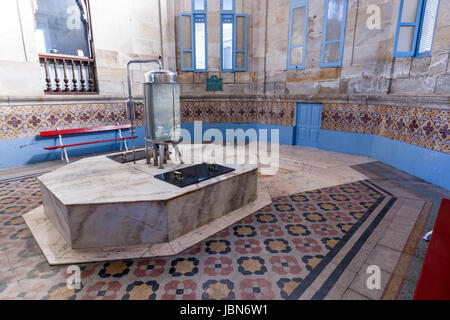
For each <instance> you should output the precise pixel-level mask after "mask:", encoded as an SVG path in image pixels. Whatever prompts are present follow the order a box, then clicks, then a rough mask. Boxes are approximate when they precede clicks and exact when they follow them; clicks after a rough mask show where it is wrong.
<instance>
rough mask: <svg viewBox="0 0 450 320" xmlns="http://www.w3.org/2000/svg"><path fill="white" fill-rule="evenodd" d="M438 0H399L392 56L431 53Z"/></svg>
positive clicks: (426, 54)
mask: <svg viewBox="0 0 450 320" xmlns="http://www.w3.org/2000/svg"><path fill="white" fill-rule="evenodd" d="M438 10H439V0H406V1H405V0H400V9H399V15H398V23H397V33H396V37H395V46H394V57H396V58H401V57H424V56H429V55H431V49H432V47H433V40H434V33H435V29H436V21H437V15H438Z"/></svg>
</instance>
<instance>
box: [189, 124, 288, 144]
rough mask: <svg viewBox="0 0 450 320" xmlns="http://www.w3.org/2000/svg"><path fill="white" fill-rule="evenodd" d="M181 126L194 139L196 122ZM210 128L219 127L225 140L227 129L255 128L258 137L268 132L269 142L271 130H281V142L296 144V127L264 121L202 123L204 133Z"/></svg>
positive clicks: (269, 140)
mask: <svg viewBox="0 0 450 320" xmlns="http://www.w3.org/2000/svg"><path fill="white" fill-rule="evenodd" d="M181 127H182V128H183V129H185V130H187V131H189V133H190V134H191V138H192V140H193V141H194V124H193V123H183V124H182V126H181ZM209 129H218V130H219V131H220V132H221V133H222V135H223V137H224V139H225V140H226V139H227V135H226V130H227V129H233V130H236V129H242V130H244V131H246V130H248V129H254V130H256V131H257V132H258V138H260V137H259V134H262V135H265V134H267V142H271V141H272V139H271V137H272V135H271V130H279V139H280V143H281V144H287V145H292V144H294V127H288V126H277V125H271V124H263V123H202V135H203V134H204V133H205V131H207V130H209ZM260 130H267V132H261V131H260ZM249 140H252V139H249Z"/></svg>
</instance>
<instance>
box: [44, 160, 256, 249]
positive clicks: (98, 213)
mask: <svg viewBox="0 0 450 320" xmlns="http://www.w3.org/2000/svg"><path fill="white" fill-rule="evenodd" d="M186 166H189V165H179V164H175V163H169V164H167V165H165V168H164V169H162V170H161V169H158V168H157V167H153V166H149V165H147V164H146V163H145V160H142V161H138V162H137V163H136V164H132V163H131V164H120V163H117V162H115V161H113V160H111V159H109V158H107V157H106V156H99V157H93V158H87V159H83V160H80V161H77V162H74V163H71V164H69V165H67V166H65V167H63V168H60V169H58V170H56V171H53V172H51V173H48V174H45V175H43V176H41V177H40V178H39V180H40V183H41V191H42V199H43V208H44V213H45V215H46V217H47V218H48V219H49V220H50V221H51V222H52V224H53V225H54V227H55V228H56V229H57V230H58V232H59V233H60V234H61V236H62V238H63V239H64V240H65V242H67V245H68V246H70V248H71V249H91V248H111V247H125V246H136V245H153V244H161V243H170V242H173V241H175V240H176V239H179V238H180V237H182V236H184V235H186V234H188V233H191V232H193V231H195V230H196V229H198V228H201V227H203V226H205V225H207V224H210V223H211V222H213V221H215V220H217V219H219V218H222V217H224V216H226V215H227V214H229V213H230V212H234V211H236V210H237V209H239V208H241V207H244V206H246V205H248V204H249V203H252V202H254V201H255V200H256V199H257V166H256V165H254V166H253V165H227V166H228V167H231V168H233V169H235V171H233V172H229V173H227V174H224V175H221V176H218V177H216V178H213V179H210V180H207V181H203V182H201V183H197V184H194V185H191V186H188V187H185V188H179V187H177V186H174V185H171V184H169V183H167V182H164V181H161V180H158V179H156V178H154V176H155V175H157V174H161V173H164V172H168V171H172V170H178V169H181V168H183V167H186ZM224 227H226V226H224ZM217 231H220V230H217Z"/></svg>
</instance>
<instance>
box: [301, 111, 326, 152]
mask: <svg viewBox="0 0 450 320" xmlns="http://www.w3.org/2000/svg"><path fill="white" fill-rule="evenodd" d="M321 123H322V105H321V104H305V103H298V104H297V123H296V128H295V129H296V130H295V144H296V145H297V146H306V147H317V146H318V144H319V132H320V126H321Z"/></svg>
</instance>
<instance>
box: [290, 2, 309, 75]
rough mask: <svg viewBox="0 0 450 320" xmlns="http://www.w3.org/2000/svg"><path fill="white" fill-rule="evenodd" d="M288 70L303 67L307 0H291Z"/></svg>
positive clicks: (301, 68) (306, 28)
mask: <svg viewBox="0 0 450 320" xmlns="http://www.w3.org/2000/svg"><path fill="white" fill-rule="evenodd" d="M289 11H290V12H289V40H288V57H287V69H288V70H303V69H305V58H306V37H307V34H308V11H309V0H291V7H290V10H289Z"/></svg>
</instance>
